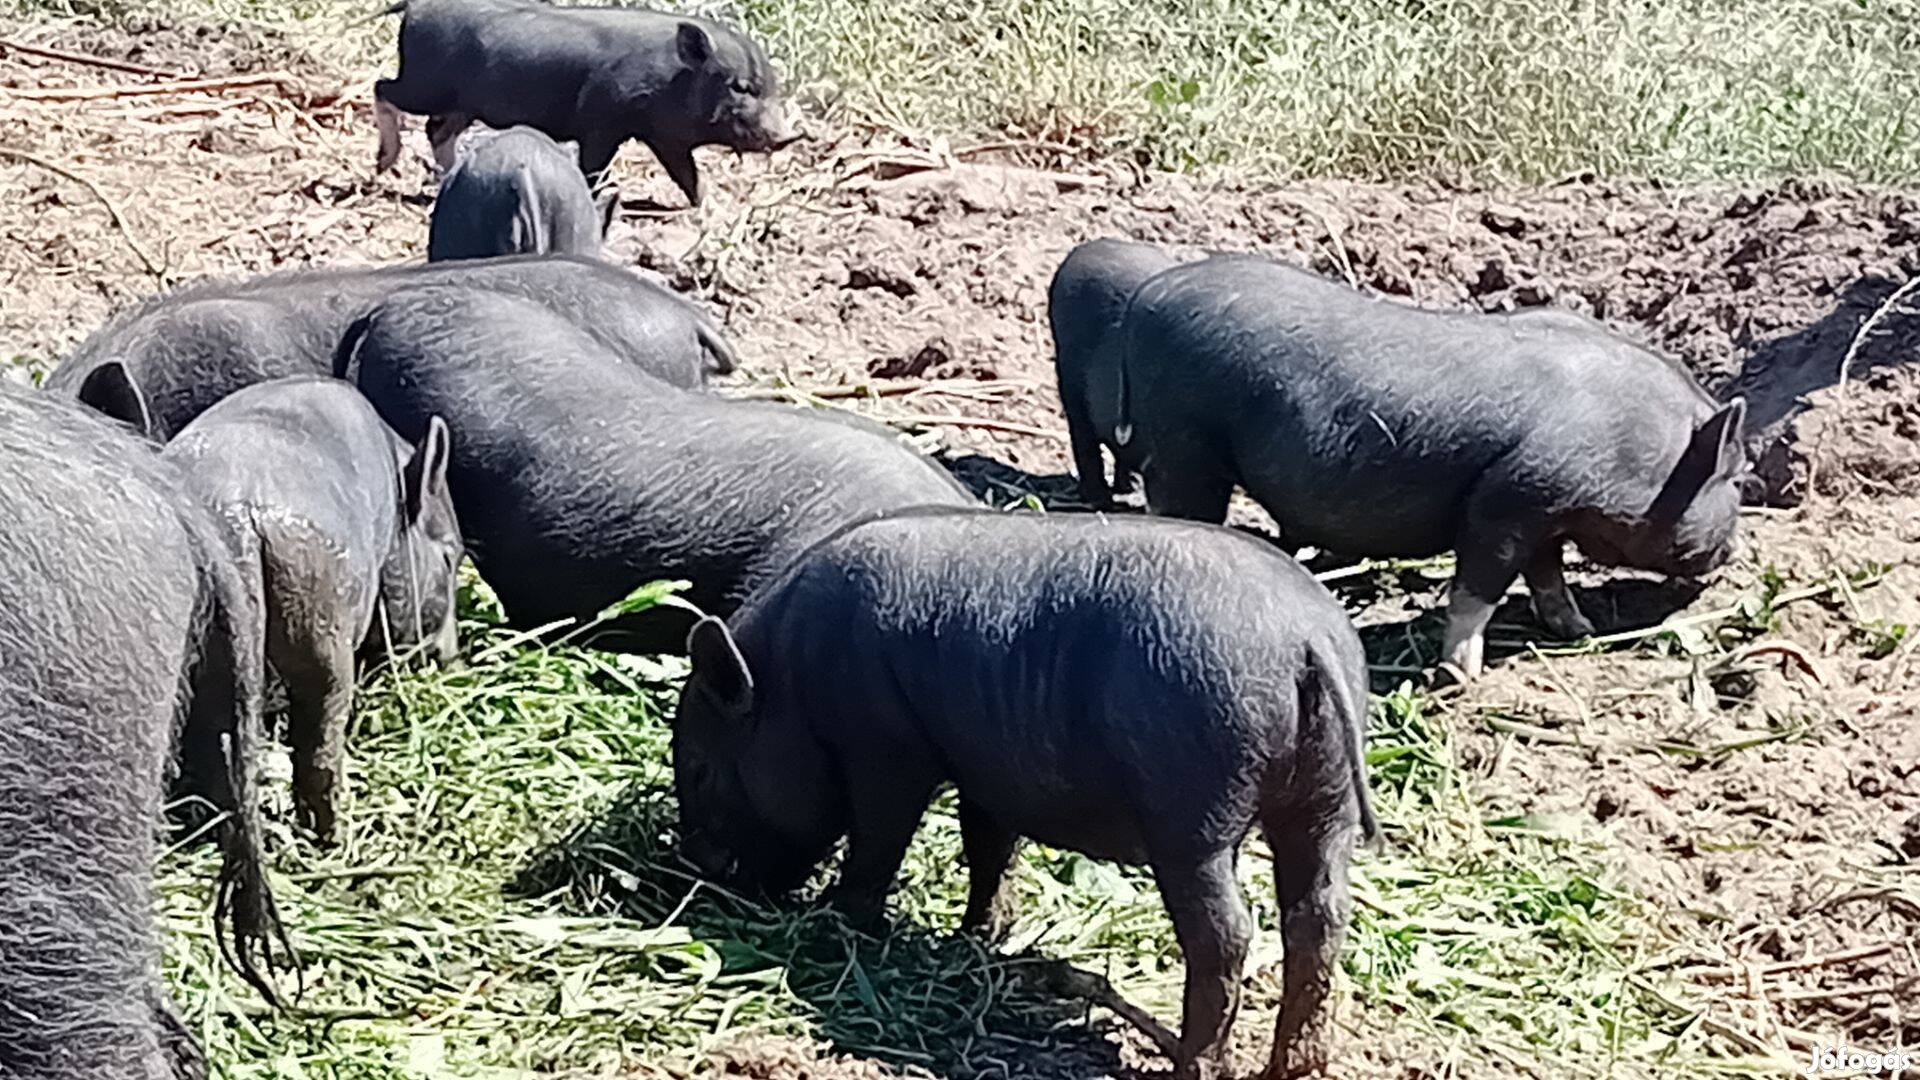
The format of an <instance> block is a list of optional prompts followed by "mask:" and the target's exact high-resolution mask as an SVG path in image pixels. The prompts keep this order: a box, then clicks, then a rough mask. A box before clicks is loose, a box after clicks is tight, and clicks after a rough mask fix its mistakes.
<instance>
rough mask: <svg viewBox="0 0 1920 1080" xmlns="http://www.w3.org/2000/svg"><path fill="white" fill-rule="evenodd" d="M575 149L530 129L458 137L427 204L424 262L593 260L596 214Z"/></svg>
mask: <svg viewBox="0 0 1920 1080" xmlns="http://www.w3.org/2000/svg"><path fill="white" fill-rule="evenodd" d="M578 153H579V148H578V147H574V146H572V144H568V145H567V146H564V147H563V146H562V145H561V144H559V143H556V142H554V141H553V140H552V139H550V138H548V137H547V136H546V135H545V134H544V133H542V132H539V131H536V130H534V129H533V128H530V127H516V128H508V129H507V130H506V131H501V132H489V133H483V134H477V135H469V136H468V137H467V138H465V139H462V140H461V142H460V156H459V159H458V160H457V161H456V162H455V163H454V166H453V168H452V169H451V170H449V171H448V172H447V175H446V176H445V177H444V178H442V179H441V181H440V195H439V197H438V198H436V199H435V200H434V202H433V222H432V224H431V226H430V227H429V228H428V232H427V261H428V262H440V261H443V260H446V259H485V258H490V257H492V256H495V255H545V254H548V253H549V252H553V253H558V254H562V255H585V256H587V257H589V258H597V257H599V255H600V232H601V227H602V222H601V216H600V214H601V212H600V210H599V209H597V208H595V206H594V202H593V192H592V190H591V189H589V188H588V187H587V180H586V177H584V176H581V175H580V167H579V160H578ZM607 205H608V207H609V208H611V206H612V203H611V202H609V203H608V204H607Z"/></svg>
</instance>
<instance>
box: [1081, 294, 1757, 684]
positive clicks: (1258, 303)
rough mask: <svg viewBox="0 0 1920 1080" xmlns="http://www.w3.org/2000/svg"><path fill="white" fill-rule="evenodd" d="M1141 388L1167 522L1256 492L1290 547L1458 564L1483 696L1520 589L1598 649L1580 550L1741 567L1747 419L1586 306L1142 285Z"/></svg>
mask: <svg viewBox="0 0 1920 1080" xmlns="http://www.w3.org/2000/svg"><path fill="white" fill-rule="evenodd" d="M1122 370H1123V375H1122V389H1121V404H1120V416H1121V423H1120V427H1119V431H1118V432H1117V438H1119V440H1120V442H1121V443H1122V444H1124V445H1126V446H1128V447H1130V448H1131V452H1132V453H1134V454H1136V455H1138V456H1139V458H1140V459H1141V461H1142V462H1143V464H1142V467H1141V471H1142V475H1143V476H1144V478H1145V481H1146V492H1147V505H1148V508H1149V509H1150V510H1151V511H1152V512H1154V513H1157V514H1172V515H1175V516H1179V517H1187V518H1194V519H1198V520H1203V521H1219V520H1222V519H1223V518H1224V517H1225V515H1226V509H1227V499H1228V496H1229V495H1230V494H1231V493H1232V491H1233V488H1234V485H1235V484H1239V485H1240V486H1241V487H1244V488H1245V489H1246V490H1247V492H1248V494H1250V495H1251V496H1253V498H1254V499H1255V500H1256V501H1258V502H1259V503H1260V505H1261V506H1263V507H1265V508H1266V510H1267V512H1268V513H1270V514H1272V515H1273V517H1274V520H1275V521H1277V522H1278V523H1279V525H1280V529H1281V532H1282V533H1283V534H1284V536H1285V539H1286V540H1287V541H1288V542H1289V543H1292V544H1312V545H1315V546H1318V547H1322V548H1326V549H1329V550H1333V551H1339V552H1344V553H1348V554H1353V555H1367V556H1391V557H1419V556H1428V555H1434V554H1438V553H1440V552H1443V551H1446V550H1448V549H1452V550H1453V551H1454V552H1455V553H1456V557H1457V560H1458V569H1457V570H1456V572H1455V575H1454V580H1453V585H1452V588H1451V590H1450V591H1449V594H1448V601H1447V630H1446V640H1445V644H1444V649H1443V656H1444V659H1445V660H1446V661H1447V662H1448V663H1450V664H1452V665H1453V666H1454V667H1455V668H1456V669H1457V670H1458V671H1459V672H1460V673H1461V674H1463V675H1465V676H1466V677H1468V678H1472V677H1474V676H1476V675H1478V674H1479V673H1480V671H1481V670H1482V668H1483V666H1484V664H1485V641H1486V628H1487V623H1488V622H1489V620H1490V619H1491V618H1492V616H1493V610H1494V607H1495V606H1496V605H1497V604H1498V603H1499V601H1500V598H1501V597H1502V596H1503V595H1505V593H1506V591H1507V588H1508V587H1509V586H1510V585H1512V584H1513V582H1514V579H1515V578H1516V577H1519V576H1521V575H1523V574H1524V575H1525V577H1526V580H1527V584H1528V586H1529V587H1530V589H1531V591H1532V594H1533V606H1534V611H1535V612H1536V613H1537V614H1538V616H1539V618H1540V620H1541V621H1542V622H1543V623H1544V624H1545V625H1546V627H1547V628H1548V629H1549V630H1551V631H1553V632H1555V633H1558V634H1562V635H1565V636H1567V637H1574V638H1578V637H1585V636H1587V635H1589V634H1591V633H1592V632H1593V625H1592V624H1591V623H1589V622H1588V621H1587V619H1586V616H1584V615H1583V614H1581V612H1580V609H1579V607H1578V606H1577V605H1576V604H1575V603H1574V599H1573V596H1572V594H1571V593H1570V592H1568V590H1567V586H1566V581H1565V579H1564V577H1563V575H1562V571H1561V555H1562V548H1563V546H1564V543H1565V541H1568V540H1571V541H1573V542H1574V543H1575V544H1577V545H1578V546H1579V548H1580V550H1581V551H1582V552H1584V553H1585V554H1586V555H1587V556H1588V557H1589V558H1591V559H1593V560H1595V561H1597V562H1601V563H1605V564H1609V565H1624V566H1634V567H1640V568H1644V569H1649V570H1656V571H1660V572H1663V573H1667V574H1674V575H1681V576H1696V575H1700V574H1704V573H1707V572H1708V571H1711V570H1713V569H1715V568H1716V567H1718V566H1720V565H1721V564H1722V563H1724V562H1726V560H1727V558H1728V555H1729V553H1730V551H1731V547H1732V542H1733V536H1734V530H1735V526H1736V525H1737V523H1738V517H1739V509H1740V488H1739V479H1740V476H1741V473H1742V472H1743V471H1744V469H1745V456H1744V454H1743V452H1742V450H1741V427H1742V422H1743V420H1744V418H1745V415H1746V405H1745V403H1744V402H1743V401H1742V400H1740V399H1737V398H1736V399H1735V400H1733V401H1732V402H1729V403H1728V404H1725V405H1720V404H1717V403H1716V402H1715V401H1714V400H1713V399H1712V398H1711V397H1709V396H1708V395H1707V394H1706V392H1705V391H1703V390H1701V389H1700V387H1699V385H1698V384H1697V383H1695V382H1694V381H1693V379H1692V377H1691V376H1689V375H1688V374H1687V372H1686V371H1685V370H1684V369H1682V368H1681V367H1680V366H1679V365H1678V364H1676V363H1674V362H1673V361H1671V360H1669V359H1667V358H1665V357H1663V356H1660V355H1658V354H1656V353H1654V352H1651V351H1649V350H1647V349H1645V348H1642V347H1640V346H1639V345H1636V344H1634V343H1632V342H1630V341H1627V340H1626V339H1624V338H1622V337H1620V336H1618V335H1616V334H1613V333H1611V332H1610V331H1608V330H1607V329H1606V328H1605V327H1604V326H1602V325H1600V324H1599V323H1596V322H1593V321H1592V320H1589V319H1585V318H1583V317H1581V316H1578V315H1574V314H1572V313H1570V312H1544V313H1521V314H1515V315H1505V316H1499V315H1480V314H1444V313H1438V312H1428V311H1421V310H1418V309H1416V308H1412V307H1408V306H1405V305H1401V304H1395V303H1391V302H1388V301H1385V300H1378V299H1373V298H1370V297H1367V296H1363V295H1361V294H1360V293H1358V292H1355V291H1354V290H1352V289H1349V288H1347V287H1346V286H1344V285H1340V284H1336V283H1334V282H1330V281H1327V280H1324V279H1322V278H1320V277H1317V276H1315V275H1313V274H1310V273H1307V272H1305V271H1302V270H1296V269H1293V268H1291V267H1287V266H1282V265H1280V264H1278V263H1273V262H1269V261H1266V260H1264V259H1256V258H1215V259H1209V260H1207V261H1205V262H1200V263H1193V264H1189V265H1186V266H1182V267H1177V268H1175V269H1173V270H1169V271H1167V272H1165V273H1163V274H1160V275H1158V276H1157V277H1154V278H1153V279H1152V280H1150V281H1148V282H1147V283H1146V284H1145V285H1143V286H1141V288H1140V290H1139V291H1138V292H1137V293H1136V294H1135V295H1134V298H1133V302H1132V305H1131V307H1130V308H1129V311H1128V314H1127V316H1126V352H1125V359H1124V366H1123V369H1122Z"/></svg>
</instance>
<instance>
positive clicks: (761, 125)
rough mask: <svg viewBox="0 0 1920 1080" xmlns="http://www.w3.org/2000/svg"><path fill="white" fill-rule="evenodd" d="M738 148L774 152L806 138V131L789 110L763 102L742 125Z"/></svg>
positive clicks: (737, 142) (737, 143)
mask: <svg viewBox="0 0 1920 1080" xmlns="http://www.w3.org/2000/svg"><path fill="white" fill-rule="evenodd" d="M738 134H739V138H738V139H737V141H736V148H737V149H740V150H754V151H759V152H762V153H772V152H773V151H775V150H783V149H785V148H787V147H789V146H792V145H793V144H794V143H796V142H799V141H801V140H802V139H805V138H806V133H805V132H804V131H802V130H801V128H800V126H799V125H798V124H796V123H794V121H793V118H792V117H790V116H789V115H787V110H786V109H785V108H784V107H782V106H781V105H778V104H775V103H772V102H763V103H762V104H761V105H760V107H759V108H758V109H756V110H755V111H754V113H753V115H752V116H751V117H750V118H749V119H748V120H747V122H746V123H745V124H742V125H741V128H740V131H739V133H738Z"/></svg>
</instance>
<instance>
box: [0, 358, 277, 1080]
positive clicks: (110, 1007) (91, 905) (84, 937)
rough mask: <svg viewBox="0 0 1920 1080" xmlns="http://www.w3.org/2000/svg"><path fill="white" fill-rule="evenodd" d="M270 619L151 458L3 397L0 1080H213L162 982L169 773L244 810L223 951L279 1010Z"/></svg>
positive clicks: (68, 414)
mask: <svg viewBox="0 0 1920 1080" xmlns="http://www.w3.org/2000/svg"><path fill="white" fill-rule="evenodd" d="M258 610H259V605H258V601H257V599H256V598H255V597H254V596H252V595H251V594H250V592H249V590H248V589H247V588H246V587H245V582H244V579H243V578H242V576H241V575H240V573H239V572H238V570H237V568H236V567H235V565H234V563H233V560H232V558H231V557H230V556H229V555H228V553H227V549H226V547H225V546H224V545H223V544H222V542H221V540H220V536H219V531H218V528H217V526H216V525H215V523H214V521H213V519H212V517H211V516H210V515H209V514H208V513H207V512H206V510H205V509H204V508H202V507H201V506H199V505H198V504H197V503H196V502H195V501H194V500H193V499H192V498H191V497H190V496H189V495H188V494H187V493H186V492H185V490H184V489H183V487H182V485H181V483H180V477H179V475H178V472H177V470H176V469H174V468H173V467H172V465H171V464H170V463H168V462H165V461H162V460H161V459H160V458H159V456H158V454H157V453H156V452H155V451H154V449H153V447H152V446H151V445H149V444H148V443H146V442H145V441H144V440H141V439H138V438H136V437H134V436H133V435H132V434H130V433H128V432H126V431H124V430H121V429H118V428H117V427H116V426H115V425H112V424H110V423H108V422H107V421H105V420H103V419H101V418H100V417H98V416H96V415H94V414H92V413H90V412H87V411H85V410H83V409H80V408H78V407H76V406H74V405H73V404H71V403H69V402H63V401H60V400H58V399H56V398H53V397H51V396H48V395H44V394H39V393H36V392H34V391H32V390H29V389H26V388H24V387H21V386H18V385H15V384H13V383H10V382H7V381H6V380H0V830H4V833H5V836H6V840H5V843H4V851H5V855H4V858H3V859H0V862H4V864H5V872H4V873H0V970H4V971H5V977H4V978H0V1063H4V1064H3V1065H0V1072H5V1073H6V1075H8V1076H10V1077H15V1076H17V1077H35V1078H45V1080H155V1078H161V1077H199V1076H202V1075H204V1073H205V1064H204V1062H203V1061H202V1060H201V1053H200V1049H199V1046H198V1045H197V1043H196V1041H195V1039H194V1037H193V1036H192V1034H190V1033H189V1032H188V1030H187V1029H186V1028H185V1027H184V1026H182V1024H181V1022H180V1020H179V1019H178V1017H177V1016H176V1015H175V1014H174V1012H173V1009H172V1006H171V1004H170V1003H169V1000H168V995H167V992H166V989H165V987H164V986H163V984H162V983H161V981H160V971H159V963H160V950H159V945H158V941H157V938H156V933H155V926H154V917H153V912H154V896H153V867H154V862H155V859H156V858H157V857H158V855H159V846H160V845H159V842H158V841H159V837H160V827H161V819H162V806H163V803H164V801H165V796H166V789H167V785H168V781H169V779H170V778H171V777H173V776H175V775H176V774H175V766H174V761H175V758H176V756H178V757H179V758H181V759H183V764H184V767H185V768H186V770H187V771H188V773H189V776H188V781H189V785H190V786H192V787H193V788H194V790H195V792H196V793H198V794H202V795H205V796H207V797H208V798H209V799H210V801H212V802H213V803H214V804H216V805H217V806H218V807H219V808H221V809H224V810H228V811H231V813H230V814H229V815H228V816H227V818H226V819H225V820H224V822H223V823H222V824H221V826H220V827H219V829H218V831H217V833H216V835H217V837H218V840H219V843H220V846H221V854H222V860H221V862H222V865H221V868H220V877H219V885H218V889H217V905H216V908H215V912H214V914H215V929H216V935H217V936H218V938H219V940H220V942H221V944H222V947H223V951H224V952H225V953H226V955H227V957H228V958H229V960H230V961H231V962H232V963H233V964H234V966H235V967H236V969H237V970H238V971H239V972H240V973H241V974H242V975H243V976H245V977H246V978H247V979H248V981H249V982H251V983H252V984H253V985H254V986H255V987H256V988H258V989H259V990H260V992H261V993H262V994H263V995H265V996H266V997H267V998H268V999H269V1000H272V997H273V993H272V987H271V984H270V981H269V978H268V973H269V972H270V971H271V969H272V967H273V965H274V963H275V957H276V953H275V947H276V946H280V947H282V948H283V947H284V945H285V942H284V938H282V937H281V936H280V927H279V921H278V918H277V916H276V914H275V910H274V906H273V898H272V895H271V893H269V892H268V889H267V884H266V879H265V876H264V874H263V872H262V866H261V853H260V847H259V838H260V819H259V814H258V809H257V806H256V803H255V798H254V796H255V787H254V784H253V778H252V773H251V769H252V766H253V762H254V755H255V748H256V743H257V740H258V738H259V731H260V701H261V684H262V677H261V673H260V670H259V649H258V642H259V637H260V629H259V625H258V623H259V619H258ZM281 955H284V954H281Z"/></svg>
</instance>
